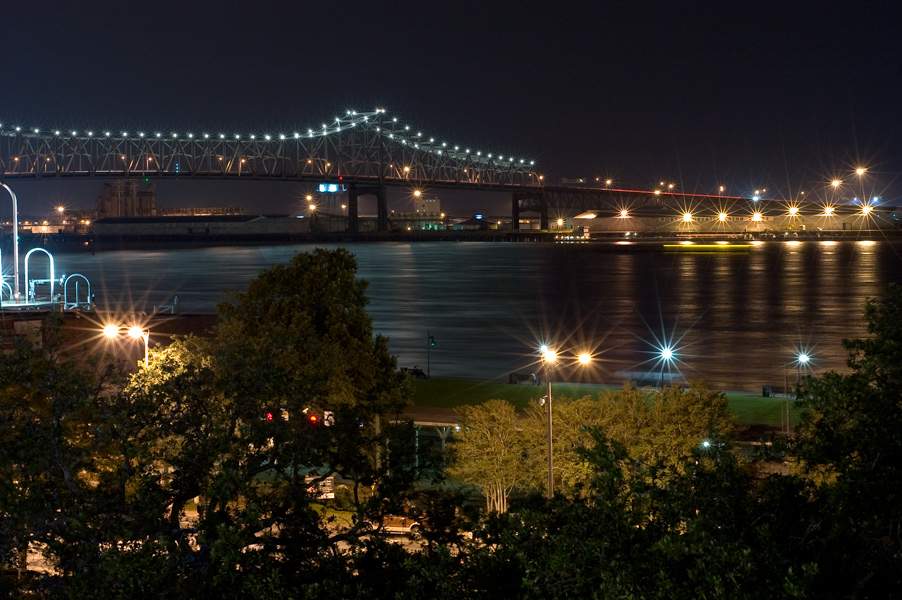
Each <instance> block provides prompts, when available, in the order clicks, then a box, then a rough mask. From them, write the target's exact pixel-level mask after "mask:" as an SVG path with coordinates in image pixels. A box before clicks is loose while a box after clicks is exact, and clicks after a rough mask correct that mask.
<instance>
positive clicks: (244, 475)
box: [68, 249, 420, 597]
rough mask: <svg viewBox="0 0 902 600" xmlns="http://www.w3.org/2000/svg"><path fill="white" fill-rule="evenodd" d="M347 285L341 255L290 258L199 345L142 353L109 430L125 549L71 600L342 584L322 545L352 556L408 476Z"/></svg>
mask: <svg viewBox="0 0 902 600" xmlns="http://www.w3.org/2000/svg"><path fill="white" fill-rule="evenodd" d="M355 274H356V263H355V261H354V259H353V257H352V256H351V255H350V253H348V252H347V251H346V250H343V249H339V250H334V251H327V250H316V251H314V252H312V253H308V254H299V255H297V256H296V257H295V258H294V259H293V260H292V261H291V263H290V264H288V265H285V266H282V265H277V266H275V267H273V268H272V269H269V270H266V271H263V272H262V273H261V274H260V275H259V276H258V277H256V278H255V279H254V280H252V281H251V283H250V285H249V286H248V288H247V290H246V291H244V292H240V293H235V294H233V296H232V298H231V299H230V300H228V301H226V302H224V303H222V304H221V305H220V307H219V311H220V319H219V322H218V324H217V327H216V328H215V331H214V336H213V337H212V338H211V339H208V340H205V339H200V338H196V337H187V338H183V339H179V340H176V341H175V342H174V343H173V344H172V345H170V346H169V347H168V348H166V349H165V350H163V351H155V352H153V353H152V355H151V357H150V360H149V364H148V365H147V366H146V367H145V368H144V369H142V370H141V371H140V372H139V373H138V374H136V375H135V376H134V377H133V378H132V380H131V382H130V384H129V386H128V388H127V389H126V390H125V393H124V400H123V402H121V403H120V404H119V405H118V409H119V419H117V421H116V422H117V423H118V425H117V427H115V428H113V430H112V434H113V435H115V437H116V439H117V440H118V442H119V444H120V447H121V449H122V456H123V460H122V461H121V463H120V467H119V469H118V471H117V474H118V477H119V478H120V479H122V481H123V482H124V483H123V488H124V490H125V493H124V494H121V495H120V496H119V499H120V501H119V504H118V505H117V508H116V510H118V511H119V514H120V515H121V516H122V517H124V518H123V519H122V520H123V521H124V522H126V523H128V524H129V525H128V529H129V530H128V531H127V532H125V531H123V534H124V537H123V539H128V540H130V543H129V545H128V546H127V547H125V548H118V547H117V548H112V549H107V550H104V551H103V552H102V553H101V554H102V556H100V557H99V558H98V560H97V561H96V563H95V567H94V568H91V569H86V570H85V571H84V572H83V573H79V574H77V576H74V577H72V578H70V585H69V587H68V592H69V593H70V594H71V595H73V596H74V595H78V594H82V595H88V594H89V593H90V591H91V589H92V588H93V589H94V590H95V594H97V593H99V592H97V591H96V588H97V587H98V583H100V582H106V583H107V585H101V586H100V588H101V590H102V593H106V594H108V595H109V596H110V597H119V596H127V595H129V592H128V591H129V590H139V589H143V588H153V589H167V590H169V591H170V593H172V594H174V595H194V596H197V595H198V594H200V593H201V590H204V593H207V594H213V595H216V594H220V595H235V596H246V597H253V596H254V595H255V594H263V593H264V591H265V590H270V591H271V590H272V589H273V588H272V585H275V584H273V583H272V582H275V581H278V582H279V583H278V587H279V589H283V590H292V589H294V590H296V589H298V588H299V587H305V586H310V585H314V584H315V583H316V582H317V581H320V582H321V581H324V580H326V579H329V578H332V579H334V578H335V577H338V576H347V575H348V573H349V572H350V571H349V569H348V565H347V564H345V563H342V564H341V565H339V564H338V563H336V562H335V561H334V560H332V559H331V558H329V557H332V556H334V555H335V553H336V552H337V548H338V546H337V544H339V543H346V544H350V545H351V548H352V549H353V548H355V544H357V543H358V541H357V540H358V538H359V537H360V536H361V535H362V534H365V533H366V532H368V531H369V530H370V523H371V522H378V521H379V520H380V519H379V517H380V515H381V514H383V513H385V512H389V511H393V510H395V509H396V508H397V507H399V506H400V505H401V504H402V503H403V502H404V501H405V498H406V496H407V495H409V494H410V493H411V490H412V484H413V482H414V481H415V480H416V478H417V477H419V476H420V473H419V472H418V470H417V469H416V461H415V460H414V452H415V446H414V438H413V435H412V431H411V429H410V426H409V425H408V424H404V423H398V422H395V421H397V415H398V413H399V411H400V409H401V408H402V407H403V406H404V405H405V403H406V398H407V393H408V388H407V386H408V380H407V377H406V376H405V375H403V374H401V373H400V372H399V371H398V369H397V366H396V364H395V360H394V358H393V357H392V356H391V355H390V354H389V353H388V349H387V341H386V340H385V339H384V338H382V337H381V336H374V335H373V331H372V322H371V319H370V318H369V316H368V315H367V314H366V311H365V306H366V303H367V299H366V296H365V294H364V292H365V288H366V284H365V282H362V281H360V280H357V279H356V277H355ZM327 411H328V412H329V413H331V415H332V416H333V419H334V420H330V422H329V423H325V422H324V417H325V416H326V414H327ZM313 418H315V420H314V419H313ZM330 477H335V478H339V479H341V480H342V481H343V482H344V483H345V484H347V485H350V486H351V488H352V494H351V498H352V513H353V515H352V520H351V524H350V526H338V524H337V523H335V522H332V521H330V520H328V519H326V518H324V517H323V515H322V510H323V508H322V500H321V499H320V498H318V496H319V491H318V484H319V483H320V482H323V481H325V480H326V479H327V478H330ZM195 502H197V508H198V511H197V516H196V517H195V516H194V515H193V514H192V515H191V518H188V510H189V507H193V506H194V503H195ZM361 548H363V550H361V551H362V552H367V551H369V550H368V549H367V548H368V547H366V546H362V547H361ZM327 572H328V574H327ZM317 573H319V574H317ZM302 575H303V576H302Z"/></svg>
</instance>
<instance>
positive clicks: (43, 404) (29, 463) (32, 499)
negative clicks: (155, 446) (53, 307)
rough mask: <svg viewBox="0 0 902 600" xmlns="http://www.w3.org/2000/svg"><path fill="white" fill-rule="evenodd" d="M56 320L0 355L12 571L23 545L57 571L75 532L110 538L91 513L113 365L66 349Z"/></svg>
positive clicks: (1, 464)
mask: <svg viewBox="0 0 902 600" xmlns="http://www.w3.org/2000/svg"><path fill="white" fill-rule="evenodd" d="M61 326H62V316H61V315H59V314H52V315H50V316H48V317H47V318H46V319H45V320H44V322H43V323H42V326H41V329H40V335H39V338H38V340H37V341H36V342H31V341H28V340H15V341H14V343H13V348H12V351H10V352H4V353H2V354H0V555H2V556H4V557H6V558H10V557H14V558H15V560H16V562H17V564H18V568H19V571H20V573H24V571H25V569H26V568H27V562H26V561H27V555H28V549H29V545H31V544H37V545H39V546H42V547H44V548H46V549H47V550H48V552H47V553H48V558H51V559H53V560H54V562H55V565H54V566H56V567H57V568H59V569H61V570H63V571H64V572H65V571H72V570H74V569H76V568H78V566H79V564H80V562H79V559H80V558H83V557H80V554H79V552H80V549H81V544H80V541H81V540H83V539H92V540H94V541H96V540H100V539H109V538H108V535H107V534H108V531H107V528H106V524H105V523H102V522H96V521H93V520H92V519H91V515H92V514H93V507H94V506H96V505H97V504H98V503H99V502H102V501H103V499H104V496H105V492H106V490H105V489H104V482H105V475H106V473H107V472H108V469H109V467H110V459H111V456H114V455H115V449H111V448H110V447H109V446H107V444H106V440H105V434H104V432H105V429H106V426H107V425H108V419H107V417H108V415H109V414H110V411H109V408H110V406H112V405H114V404H115V402H116V399H117V391H118V389H119V384H120V382H121V381H122V371H121V370H119V369H117V368H116V365H115V364H113V363H110V362H109V361H107V360H106V359H105V358H104V357H101V356H85V355H84V354H83V353H81V352H80V349H78V351H76V349H72V348H67V347H66V345H65V340H64V339H63V335H62V332H61Z"/></svg>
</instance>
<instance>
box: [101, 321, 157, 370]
mask: <svg viewBox="0 0 902 600" xmlns="http://www.w3.org/2000/svg"><path fill="white" fill-rule="evenodd" d="M122 331H125V332H126V333H128V336H129V337H131V338H134V339H136V340H143V341H144V366H145V367H146V366H147V364H148V363H147V359H148V353H149V345H150V330H149V329H145V328H143V327H139V326H138V325H133V326H131V327H128V328H126V327H122V326H119V325H114V324H110V325H106V326H105V327H104V328H103V334H104V335H105V336H106V337H108V338H110V339H114V338H117V337H119V334H120V333H121V332H122Z"/></svg>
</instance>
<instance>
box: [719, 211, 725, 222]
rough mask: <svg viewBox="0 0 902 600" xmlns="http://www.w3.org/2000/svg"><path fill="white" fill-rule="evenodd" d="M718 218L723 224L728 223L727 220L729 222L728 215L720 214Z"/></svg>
mask: <svg viewBox="0 0 902 600" xmlns="http://www.w3.org/2000/svg"><path fill="white" fill-rule="evenodd" d="M717 218H718V219H720V220H721V222H723V221H726V220H727V213H720V214H719V215H717Z"/></svg>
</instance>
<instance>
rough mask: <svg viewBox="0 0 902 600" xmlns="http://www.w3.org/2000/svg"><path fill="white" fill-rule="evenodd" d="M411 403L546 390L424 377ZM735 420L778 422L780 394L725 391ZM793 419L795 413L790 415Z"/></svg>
mask: <svg viewBox="0 0 902 600" xmlns="http://www.w3.org/2000/svg"><path fill="white" fill-rule="evenodd" d="M611 389H616V388H614V387H612V386H603V385H596V384H577V383H552V393H553V394H554V397H555V398H557V397H562V396H564V397H567V398H581V397H583V396H597V395H598V393H599V392H601V391H603V390H611ZM414 390H415V391H414V396H413V403H414V405H416V406H435V407H441V408H454V407H456V406H461V405H466V404H482V403H483V402H485V401H486V400H490V399H492V398H500V399H504V400H507V401H508V402H510V403H511V404H513V405H514V406H516V407H517V409H518V410H523V409H524V408H526V405H527V404H528V403H529V402H530V401H531V400H538V399H539V398H541V397H542V396H544V395H545V393H546V392H547V387H546V386H545V385H528V384H527V385H522V384H521V385H512V384H509V383H503V382H499V381H477V380H470V379H438V378H432V379H425V380H418V381H416V382H415V387H414ZM727 398H729V400H730V408H731V409H732V411H733V413H734V414H735V415H736V422H737V423H740V424H742V425H772V426H780V425H781V422H780V414H781V406H782V405H783V403H784V402H785V400H784V399H782V398H765V397H763V396H758V395H754V394H739V393H732V392H730V393H727ZM791 417H792V421H793V423H795V422H796V419H797V417H798V415H795V414H794V415H791Z"/></svg>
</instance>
